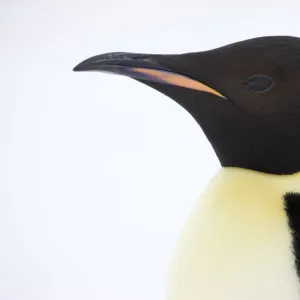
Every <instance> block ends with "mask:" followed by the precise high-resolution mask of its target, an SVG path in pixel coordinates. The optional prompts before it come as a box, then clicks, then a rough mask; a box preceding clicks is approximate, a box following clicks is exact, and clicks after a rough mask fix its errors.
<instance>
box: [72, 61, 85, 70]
mask: <svg viewBox="0 0 300 300" xmlns="http://www.w3.org/2000/svg"><path fill="white" fill-rule="evenodd" d="M83 69H84V68H83V66H82V63H80V64H78V65H76V66H75V67H74V68H73V71H74V72H79V71H83Z"/></svg>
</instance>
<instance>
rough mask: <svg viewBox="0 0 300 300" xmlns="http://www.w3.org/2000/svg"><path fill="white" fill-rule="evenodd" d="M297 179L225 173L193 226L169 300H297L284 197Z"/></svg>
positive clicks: (174, 269) (299, 183) (183, 242)
mask: <svg viewBox="0 0 300 300" xmlns="http://www.w3.org/2000/svg"><path fill="white" fill-rule="evenodd" d="M297 189H298V190H300V176H299V175H292V176H275V175H267V174H262V173H257V172H253V171H248V170H243V169H232V168H228V169H222V170H221V172H220V173H219V174H218V175H217V176H216V178H215V179H214V180H213V181H212V183H211V184H210V186H209V188H208V189H207V191H206V192H205V194H204V195H203V197H202V198H201V200H200V202H199V204H198V205H197V207H196V209H195V211H194V213H193V214H192V216H191V218H190V220H189V221H188V223H187V225H186V227H185V229H184V231H183V233H182V237H181V239H180V241H179V245H178V247H177V249H176V251H175V255H174V259H173V262H172V264H171V267H170V276H169V284H168V295H167V299H168V300H299V299H300V285H299V281H298V277H297V274H296V270H295V263H294V255H293V250H292V237H291V232H290V229H289V226H288V219H287V216H286V213H285V210H284V199H283V197H282V196H283V195H284V193H286V192H288V191H291V190H293V191H297Z"/></svg>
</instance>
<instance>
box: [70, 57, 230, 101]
mask: <svg viewBox="0 0 300 300" xmlns="http://www.w3.org/2000/svg"><path fill="white" fill-rule="evenodd" d="M162 56H163V55H149V54H136V53H125V52H114V53H107V54H101V55H97V56H93V57H91V58H88V59H86V60H84V61H83V62H81V63H80V64H78V65H77V66H76V67H75V68H74V69H73V70H74V71H100V72H106V73H112V74H116V75H123V76H128V77H131V78H134V79H138V80H143V81H151V82H155V83H161V84H167V85H173V86H179V87H183V88H187V89H193V90H198V91H202V92H207V93H211V94H214V95H217V96H219V97H223V98H225V97H224V96H223V95H221V94H220V93H219V92H217V91H216V90H214V89H212V88H211V87H209V86H207V85H205V84H204V83H201V82H199V81H197V80H195V79H192V78H190V77H188V76H185V75H184V74H178V73H176V72H173V71H172V70H171V69H169V68H167V67H165V66H163V65H162V64H160V63H158V61H157V60H156V57H162Z"/></svg>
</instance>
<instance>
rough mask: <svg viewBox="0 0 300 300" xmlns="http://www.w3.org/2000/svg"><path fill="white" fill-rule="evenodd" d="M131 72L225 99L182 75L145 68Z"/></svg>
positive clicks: (205, 86)
mask: <svg viewBox="0 0 300 300" xmlns="http://www.w3.org/2000/svg"><path fill="white" fill-rule="evenodd" d="M132 70H133V71H135V72H137V73H141V74H145V75H147V76H150V77H152V78H153V79H154V81H157V82H163V83H166V84H170V85H175V86H180V87H184V88H188V89H193V90H198V91H202V92H207V93H211V94H214V95H216V96H219V97H222V98H224V99H226V97H224V96H223V95H222V94H220V93H219V92H217V91H216V90H214V89H212V88H211V87H209V86H207V85H205V84H203V83H201V82H199V81H197V80H194V79H192V78H189V77H186V76H184V75H180V74H176V73H173V72H168V71H163V70H153V69H146V68H135V67H133V68H132Z"/></svg>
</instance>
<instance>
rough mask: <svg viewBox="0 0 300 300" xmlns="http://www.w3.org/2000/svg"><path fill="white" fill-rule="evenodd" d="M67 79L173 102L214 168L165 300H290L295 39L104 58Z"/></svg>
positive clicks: (296, 256)
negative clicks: (145, 90) (95, 76)
mask: <svg viewBox="0 0 300 300" xmlns="http://www.w3.org/2000/svg"><path fill="white" fill-rule="evenodd" d="M74 71H102V72H109V73H114V74H118V75H126V76H128V77H131V78H133V79H136V80H138V81H140V82H142V83H144V84H146V85H148V86H150V87H152V88H154V89H156V90H158V91H160V92H161V93H163V94H164V95H166V96H168V97H169V98H171V99H173V100H174V101H175V102H177V103H178V104H179V105H180V106H182V107H183V108H184V109H185V110H187V112H188V113H189V114H190V115H191V116H192V117H193V118H194V120H195V121H196V122H197V123H198V124H199V125H200V127H201V128H202V130H203V132H204V134H205V135H206V137H207V139H208V141H209V142H210V143H211V145H212V148H213V149H214V151H215V153H216V155H217V157H218V159H219V161H220V165H221V168H220V170H219V171H218V172H217V174H216V175H215V177H214V178H213V179H212V181H211V182H210V183H209V185H208V187H207V188H206V190H205V191H204V192H203V194H202V197H201V199H200V201H199V203H198V204H197V205H196V207H195V209H194V212H193V213H192V215H191V217H190V219H189V220H188V221H187V223H186V225H185V227H184V229H183V231H182V234H181V237H180V239H179V241H178V246H177V247H176V249H175V253H174V256H173V259H172V262H171V264H170V272H169V276H168V284H167V295H166V298H167V300H299V299H300V281H299V278H300V38H297V37H291V36H267V37H258V38H253V39H248V40H244V41H240V42H236V43H233V44H230V45H226V46H223V47H219V48H215V49H212V50H209V51H201V52H192V53H184V54H163V55H160V54H137V53H124V52H113V53H107V54H102V55H97V56H93V57H91V58H89V59H86V60H84V61H83V62H81V63H80V64H79V65H77V66H76V67H75V68H74ZM199 155H200V154H199Z"/></svg>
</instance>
